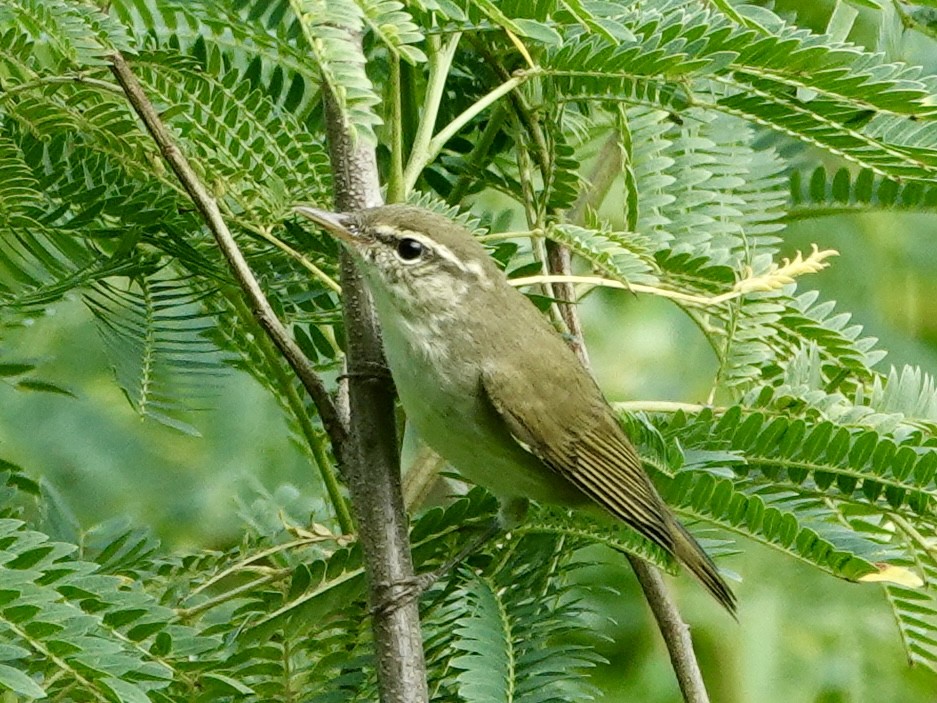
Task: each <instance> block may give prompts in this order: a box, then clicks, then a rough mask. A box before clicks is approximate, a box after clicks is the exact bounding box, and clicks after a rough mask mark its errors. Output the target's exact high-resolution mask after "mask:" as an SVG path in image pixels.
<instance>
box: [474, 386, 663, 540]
mask: <svg viewBox="0 0 937 703" xmlns="http://www.w3.org/2000/svg"><path fill="white" fill-rule="evenodd" d="M495 380H496V379H493V378H492V377H491V375H490V374H488V375H485V376H483V378H482V385H483V387H484V391H485V394H486V395H487V397H488V399H489V401H490V402H491V404H492V406H493V407H494V408H495V410H496V411H497V412H498V414H499V415H500V416H501V417H502V418H503V419H504V421H505V422H506V423H507V425H508V428H509V429H510V431H511V434H512V435H514V437H515V438H516V439H517V440H518V441H519V442H520V443H521V444H522V445H523V446H525V447H526V448H528V450H529V451H530V452H531V453H532V454H534V455H535V456H536V457H537V458H538V459H540V460H541V461H542V462H543V463H544V464H545V465H546V466H547V467H549V468H550V469H552V470H553V471H555V472H556V473H557V474H559V475H560V476H562V477H563V478H565V479H566V480H567V481H569V482H570V483H572V484H573V485H574V486H575V487H576V488H578V489H579V490H580V491H582V492H583V493H584V494H585V495H586V496H588V497H589V498H591V499H592V500H593V501H594V502H595V503H597V504H598V505H600V506H602V507H603V508H605V509H606V510H608V511H609V512H610V513H612V514H613V515H614V516H616V517H617V518H619V519H620V520H622V521H624V522H625V523H626V524H628V525H630V526H631V527H633V528H634V529H635V530H637V531H638V532H639V533H641V534H642V535H644V536H645V537H647V538H648V539H650V540H651V541H652V542H654V543H655V544H657V545H659V546H660V547H662V548H663V549H666V550H667V551H668V552H670V553H674V549H675V547H674V537H673V533H672V532H671V529H670V519H669V517H668V514H667V512H666V510H667V509H666V508H665V507H664V505H663V503H662V502H661V499H660V497H659V496H658V495H657V491H656V490H655V489H654V487H653V485H651V482H650V479H649V478H648V477H647V475H646V474H645V473H644V470H643V469H642V468H641V462H640V459H639V458H638V455H637V452H636V451H635V450H634V448H633V447H632V446H631V444H630V442H628V440H627V438H626V437H625V434H624V432H623V431H622V430H621V428H620V427H618V425H617V421H616V420H615V419H614V417H613V416H612V413H611V410H610V409H608V408H607V406H604V401H602V405H603V406H604V407H601V406H600V407H598V408H594V411H595V417H589V418H586V420H587V421H585V422H582V423H577V424H579V428H578V430H572V429H571V428H569V427H560V426H558V425H557V423H555V422H551V421H550V418H547V417H544V416H543V413H544V412H550V411H551V410H552V409H549V408H543V407H542V406H539V407H538V406H536V405H530V404H527V405H524V406H523V407H524V409H525V410H526V411H527V412H526V413H525V414H524V416H522V415H521V412H520V407H521V406H520V405H519V404H518V403H517V402H512V399H511V394H509V393H504V392H501V393H499V392H498V389H499V388H505V385H503V384H500V383H497V382H495ZM514 397H516V396H514ZM603 411H604V412H603ZM538 428H539V429H538ZM543 428H550V430H549V431H544V429H543ZM547 435H549V436H547Z"/></svg>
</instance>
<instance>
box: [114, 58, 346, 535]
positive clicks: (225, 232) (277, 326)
mask: <svg viewBox="0 0 937 703" xmlns="http://www.w3.org/2000/svg"><path fill="white" fill-rule="evenodd" d="M111 71H112V72H113V74H114V76H115V77H116V78H117V82H118V83H120V86H121V88H123V91H124V94H125V95H126V96H127V100H128V101H129V102H130V105H131V106H132V107H133V109H134V111H135V112H136V113H137V115H138V116H139V117H140V119H141V120H142V121H143V124H144V125H145V126H146V129H147V131H148V132H149V133H150V135H151V136H152V137H153V141H154V142H156V144H157V146H158V147H159V149H160V153H162V155H163V157H164V158H165V159H166V161H167V162H168V163H169V165H170V167H171V168H172V170H173V172H174V173H175V174H176V177H177V178H178V179H179V182H180V183H181V184H182V186H183V187H184V188H185V190H186V192H187V193H188V194H189V197H191V198H192V202H193V203H194V204H195V207H196V209H197V210H198V211H199V214H201V216H202V219H203V220H204V221H205V224H206V225H207V226H208V228H209V229H210V230H211V233H212V234H213V235H214V237H215V241H216V242H217V243H218V248H219V249H221V253H222V254H223V255H224V257H225V260H227V262H228V267H229V268H230V270H231V273H232V275H233V276H234V278H235V280H236V281H237V283H238V285H239V286H240V287H241V290H242V291H243V292H244V296H245V297H246V298H247V300H248V302H249V303H250V307H251V311H252V312H253V314H254V317H255V318H256V319H257V322H258V324H260V326H261V328H263V330H264V331H265V332H266V333H267V335H268V336H269V337H270V339H271V340H272V341H273V343H274V344H275V345H276V346H277V348H278V349H279V350H280V352H281V353H282V354H283V356H284V357H285V358H286V360H287V362H288V363H289V365H290V366H291V367H292V368H293V370H294V371H295V372H296V375H297V376H298V377H299V379H300V381H301V382H302V384H303V386H304V387H305V388H306V391H307V392H308V393H309V396H310V397H311V398H312V402H313V403H315V406H316V410H317V411H318V413H319V417H320V418H321V420H322V426H323V427H324V428H325V431H326V434H328V436H329V440H330V441H331V443H332V447H333V449H334V450H335V454H336V456H341V455H342V453H343V447H344V445H345V444H346V440H347V436H348V430H347V428H346V427H345V425H344V424H343V423H342V421H341V419H340V417H339V415H338V411H337V409H336V407H335V403H334V402H333V401H332V398H331V396H330V395H329V392H328V390H326V388H325V385H324V384H323V383H322V379H320V378H319V375H318V374H317V373H316V371H315V369H314V368H313V366H312V363H311V362H310V361H309V359H308V358H306V355H305V354H303V352H302V350H301V349H300V348H299V345H297V344H296V342H295V341H294V340H293V338H292V337H291V336H290V333H289V332H287V330H286V328H285V327H284V326H283V324H282V323H281V322H280V320H279V319H277V316H276V313H275V312H274V311H273V308H271V307H270V303H269V302H268V301H267V298H266V296H265V295H264V292H263V290H262V289H261V287H260V284H259V283H258V282H257V279H256V278H255V277H254V274H253V272H252V271H251V270H250V267H249V266H248V265H247V261H246V260H245V259H244V255H243V254H242V253H241V250H240V249H239V248H238V245H237V242H235V241H234V237H233V236H232V235H231V231H230V230H229V229H228V226H227V225H226V224H225V221H224V218H223V217H222V215H221V210H220V209H219V208H218V203H217V202H215V199H214V198H213V197H212V196H211V195H209V193H208V191H207V190H206V189H205V186H204V185H202V183H201V181H200V180H199V178H198V175H196V173H195V171H193V170H192V167H191V166H190V165H189V162H188V160H186V158H185V156H184V155H183V154H182V152H181V151H180V150H179V147H178V146H176V144H175V142H174V141H173V138H172V136H171V135H170V134H169V131H168V130H167V129H166V126H165V125H164V124H163V121H162V120H161V119H160V117H159V114H158V113H157V112H156V108H154V107H153V103H151V102H150V100H149V98H147V96H146V93H145V92H144V91H143V86H141V85H140V82H139V81H138V80H137V78H136V76H134V74H133V72H132V71H131V70H130V66H129V65H128V64H127V61H126V60H125V59H124V57H123V55H122V54H120V53H115V54H113V55H112V56H111ZM320 469H322V470H326V469H325V468H323V467H320ZM323 478H325V479H326V483H327V484H331V483H334V481H331V482H330V481H329V480H328V477H327V476H323ZM335 499H337V501H338V502H336V504H335V509H336V513H337V514H338V515H339V519H340V521H342V522H344V523H346V524H343V525H342V529H343V530H349V529H350V527H351V525H350V524H347V518H346V519H344V520H342V518H341V516H342V515H343V514H344V513H343V510H342V499H341V496H340V495H339V496H333V500H335Z"/></svg>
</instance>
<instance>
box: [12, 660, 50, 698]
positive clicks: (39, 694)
mask: <svg viewBox="0 0 937 703" xmlns="http://www.w3.org/2000/svg"><path fill="white" fill-rule="evenodd" d="M0 686H5V687H6V688H8V689H10V690H11V691H13V692H14V693H18V694H20V695H21V696H26V697H27V698H45V697H46V696H47V694H46V692H45V691H44V690H43V689H42V687H41V686H40V685H39V684H37V683H36V682H35V681H33V680H32V679H31V678H29V676H27V675H26V674H24V673H23V672H22V671H20V670H19V669H14V668H13V667H12V666H7V665H6V664H0Z"/></svg>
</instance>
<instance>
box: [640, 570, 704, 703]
mask: <svg viewBox="0 0 937 703" xmlns="http://www.w3.org/2000/svg"><path fill="white" fill-rule="evenodd" d="M628 562H629V563H630V564H631V568H632V569H633V570H634V574H635V576H637V577H638V583H640V584H641V590H643V591H644V597H645V598H646V599H647V604H648V605H649V606H650V607H651V612H652V613H653V614H654V619H655V620H656V621H657V627H658V629H659V630H660V634H661V636H662V637H663V638H664V644H666V645H667V651H668V652H669V653H670V663H671V665H672V666H673V670H674V673H675V674H676V675H677V683H678V684H679V685H680V691H681V692H682V693H683V700H685V701H686V703H709V694H708V693H707V692H706V684H705V682H704V681H703V674H702V672H701V671H700V668H699V662H698V661H697V660H696V652H695V651H694V649H693V639H692V638H691V637H690V627H689V625H687V624H686V623H685V622H684V621H683V617H682V616H681V615H680V611H679V610H678V609H677V604H676V603H675V602H674V600H673V598H672V597H671V596H670V592H669V591H668V590H667V584H666V583H664V577H663V576H661V573H660V571H658V570H657V569H656V568H654V567H653V566H651V565H650V564H649V563H647V562H646V561H644V560H643V559H641V558H639V557H636V556H634V555H632V554H629V555H628Z"/></svg>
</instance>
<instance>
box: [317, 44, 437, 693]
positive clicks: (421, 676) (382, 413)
mask: <svg viewBox="0 0 937 703" xmlns="http://www.w3.org/2000/svg"><path fill="white" fill-rule="evenodd" d="M359 46H360V45H359ZM322 91H323V98H324V101H325V119H326V131H327V136H328V145H329V157H330V159H331V162H332V173H333V176H334V183H335V205H336V208H337V209H338V210H343V211H348V210H359V209H361V208H366V207H372V206H375V205H380V204H381V193H380V187H379V183H378V174H377V158H376V155H375V151H374V148H373V147H372V146H370V145H367V144H365V143H364V142H363V141H362V140H361V139H357V140H355V139H354V138H353V137H352V135H351V130H350V128H349V124H348V122H347V119H346V117H345V115H344V114H343V113H342V111H341V108H340V107H339V105H338V103H337V102H336V100H335V99H334V96H333V95H332V93H331V91H330V89H329V88H328V86H326V85H323V86H322ZM341 269H342V291H343V296H342V303H343V305H344V316H345V330H346V335H347V350H348V353H347V358H346V362H347V367H348V368H347V372H348V373H347V376H348V409H349V416H350V418H351V420H352V422H351V426H350V433H349V442H348V446H347V451H346V452H345V453H344V456H343V457H342V458H343V462H342V463H343V465H344V466H345V470H346V480H347V483H348V488H349V490H350V491H351V497H352V507H353V508H354V511H355V517H356V521H357V523H358V540H359V542H360V543H361V546H362V550H363V552H364V558H365V565H366V572H367V574H368V577H369V600H370V603H371V605H372V612H373V620H372V628H373V631H374V643H375V650H376V655H377V672H378V683H379V686H380V690H381V701H382V703H425V702H426V701H427V700H428V698H429V694H428V692H427V688H426V663H425V661H424V657H423V639H422V635H421V632H420V620H419V609H418V602H417V601H416V599H413V600H409V601H407V602H404V603H402V604H400V605H399V606H398V607H395V608H375V607H374V606H379V605H381V604H382V603H384V602H385V601H386V600H387V598H388V597H390V595H391V594H392V593H393V589H394V586H395V585H397V584H400V583H401V582H407V581H412V579H413V577H414V572H413V561H412V559H411V555H410V541H409V534H408V527H409V526H408V523H407V516H406V512H405V511H404V506H403V497H402V495H401V486H400V461H399V456H398V452H397V435H396V428H395V422H394V387H393V383H392V382H391V380H390V374H389V372H388V371H387V367H386V362H385V361H384V355H383V351H382V349H381V337H380V331H379V329H378V326H377V321H376V318H375V315H374V311H373V308H372V304H371V297H370V295H369V294H368V291H367V289H366V288H365V287H364V285H363V283H362V280H361V278H360V276H359V274H358V272H357V270H356V269H355V267H354V265H353V264H352V261H351V258H350V257H349V256H348V254H347V253H346V254H343V255H342V262H341Z"/></svg>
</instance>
